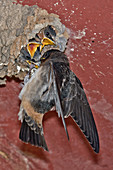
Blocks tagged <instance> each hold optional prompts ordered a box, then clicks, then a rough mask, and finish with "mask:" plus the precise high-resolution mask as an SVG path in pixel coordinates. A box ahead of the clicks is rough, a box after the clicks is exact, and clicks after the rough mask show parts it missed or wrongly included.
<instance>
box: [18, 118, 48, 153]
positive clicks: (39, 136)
mask: <svg viewBox="0 0 113 170" xmlns="http://www.w3.org/2000/svg"><path fill="white" fill-rule="evenodd" d="M37 129H38V130H39V132H38V133H36V132H35V131H34V130H32V129H31V128H30V127H29V125H28V124H27V122H26V121H25V119H24V120H23V122H22V125H21V129H20V134H19V138H20V139H21V140H22V141H23V142H25V143H30V144H32V145H34V146H38V147H42V148H43V149H44V150H46V151H48V147H47V145H46V142H45V139H44V136H43V133H41V130H42V129H40V128H39V127H38V128H37Z"/></svg>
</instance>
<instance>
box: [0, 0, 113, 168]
mask: <svg viewBox="0 0 113 170" xmlns="http://www.w3.org/2000/svg"><path fill="white" fill-rule="evenodd" d="M18 2H19V0H18ZM22 2H23V5H25V4H28V5H35V4H37V5H38V6H39V7H41V8H43V9H46V10H47V11H48V12H52V13H56V14H58V15H59V16H60V18H61V21H62V23H64V24H65V25H66V27H67V28H69V29H70V40H69V43H68V46H67V50H66V54H67V55H68V56H69V58H70V63H71V68H72V70H73V71H74V72H75V74H76V75H77V76H78V77H79V79H80V80H81V81H82V83H83V86H84V88H85V90H86V94H87V97H88V99H89V103H90V105H91V108H92V111H93V115H94V118H95V121H96V125H97V129H98V133H99V137H100V153H99V154H98V155H96V154H95V153H94V152H93V151H92V149H91V148H90V146H89V144H88V143H87V141H86V140H85V138H84V136H83V135H82V133H81V132H80V130H79V129H78V127H77V126H76V125H75V124H74V122H73V121H72V120H71V118H68V119H67V120H66V124H67V128H68V132H69V135H70V141H69V142H68V140H67V137H66V134H65V131H64V129H63V126H62V123H61V120H60V119H59V118H58V116H57V114H56V113H55V112H50V113H48V114H47V115H45V117H44V122H43V124H44V133H45V139H46V141H47V145H48V148H49V153H47V152H45V151H43V150H42V149H40V148H36V147H33V146H31V145H26V144H23V143H22V142H21V141H20V140H19V138H18V135H19V129H20V126H21V124H20V122H19V121H18V120H17V114H18V111H19V99H18V94H19V92H20V85H19V83H18V82H15V81H14V80H12V81H11V80H9V81H8V82H7V85H6V87H2V88H0V167H2V169H1V168H0V169H1V170H6V169H8V170H10V169H11V170H16V169H21V170H27V169H29V170H36V169H37V170H38V169H39V170H44V169H45V170H64V169H65V170H69V169H70V170H75V169H77V170H82V169H84V170H85V169H92V170H94V169H96V170H103V169H105V170H108V169H109V170H111V169H113V107H112V105H113V78H112V76H113V40H112V39H113V1H112V0H102V1H99V0H95V1H91V0H81V1H80V0H70V1H67V0H46V1H42V0H23V1H22ZM78 30H81V31H82V30H83V31H84V32H85V33H86V34H85V36H83V37H82V38H81V39H75V38H74V36H76V35H77V34H78ZM4 152H6V153H7V155H4V154H3V153H4ZM1 155H2V156H1Z"/></svg>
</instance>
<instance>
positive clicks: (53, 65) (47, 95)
mask: <svg viewBox="0 0 113 170" xmlns="http://www.w3.org/2000/svg"><path fill="white" fill-rule="evenodd" d="M47 38H48V39H49V37H47ZM41 43H43V39H42V41H41ZM39 61H40V62H41V64H40V66H39V68H38V69H37V70H36V71H35V73H34V74H33V76H32V77H31V78H30V80H29V81H28V82H27V83H26V84H25V86H24V87H23V89H22V90H21V92H20V95H19V98H20V100H21V106H20V112H19V119H20V120H21V122H22V126H21V129H20V134H19V138H20V139H21V140H22V141H24V142H26V143H31V144H32V145H35V146H39V147H42V148H43V149H44V150H47V151H48V147H47V144H46V141H45V138H44V133H43V126H42V121H43V116H44V114H45V113H47V112H48V111H50V110H51V109H52V108H53V107H55V108H56V111H57V113H58V116H59V117H61V118H62V122H63V125H64V128H65V131H66V134H67V137H68V139H69V135H68V131H67V127H66V123H65V118H67V117H68V116H71V117H72V119H73V120H74V121H75V123H77V125H78V126H79V128H80V129H81V131H82V132H83V134H84V135H85V136H86V138H87V140H88V141H89V143H90V145H91V147H92V148H93V150H94V151H95V152H96V153H98V152H99V137H98V132H97V128H96V125H95V121H94V118H93V114H92V111H91V108H90V105H89V103H88V100H87V97H86V94H85V92H84V89H83V86H82V84H81V82H80V80H79V79H78V78H77V76H76V75H75V74H74V73H73V72H72V71H71V70H70V66H69V61H68V59H67V56H66V55H65V54H64V53H63V52H61V51H59V50H56V49H52V50H48V51H46V52H45V53H44V54H43V56H41V58H40V60H39Z"/></svg>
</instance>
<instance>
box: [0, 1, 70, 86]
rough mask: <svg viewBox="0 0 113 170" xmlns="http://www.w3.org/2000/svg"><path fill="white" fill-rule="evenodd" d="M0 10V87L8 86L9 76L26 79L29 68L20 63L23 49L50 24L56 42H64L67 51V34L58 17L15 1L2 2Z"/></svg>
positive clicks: (62, 47) (0, 2) (63, 46)
mask: <svg viewBox="0 0 113 170" xmlns="http://www.w3.org/2000/svg"><path fill="white" fill-rule="evenodd" d="M0 11H1V13H0V20H1V22H0V84H5V83H6V77H7V76H8V77H12V76H15V77H18V78H19V79H20V80H23V79H24V77H25V75H26V74H27V72H28V68H27V67H26V65H25V64H23V63H21V62H20V61H19V60H18V56H19V54H20V50H21V48H22V46H26V44H27V43H28V41H29V39H31V38H33V37H34V36H35V34H36V33H39V32H40V30H41V29H43V28H44V27H46V26H47V25H52V26H54V27H55V29H56V32H57V41H59V40H60V39H62V45H61V48H60V50H61V51H64V50H65V48H66V43H67V40H68V34H67V31H66V28H65V26H64V25H63V24H62V23H61V21H60V18H59V16H58V15H56V14H53V13H51V14H49V13H48V12H47V11H46V10H44V9H41V8H39V7H38V6H32V7H29V6H27V5H26V6H22V5H20V4H15V1H13V0H1V1H0Z"/></svg>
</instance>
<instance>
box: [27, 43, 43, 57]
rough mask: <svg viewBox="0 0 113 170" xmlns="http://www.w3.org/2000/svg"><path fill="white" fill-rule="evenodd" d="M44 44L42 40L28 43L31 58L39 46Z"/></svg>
mask: <svg viewBox="0 0 113 170" xmlns="http://www.w3.org/2000/svg"><path fill="white" fill-rule="evenodd" d="M42 45H43V44H42V43H40V42H30V43H29V44H27V50H28V52H29V54H30V56H31V58H33V56H34V54H35V52H36V50H37V48H38V47H39V46H42Z"/></svg>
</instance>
